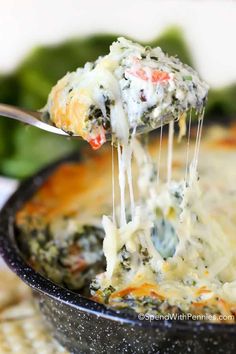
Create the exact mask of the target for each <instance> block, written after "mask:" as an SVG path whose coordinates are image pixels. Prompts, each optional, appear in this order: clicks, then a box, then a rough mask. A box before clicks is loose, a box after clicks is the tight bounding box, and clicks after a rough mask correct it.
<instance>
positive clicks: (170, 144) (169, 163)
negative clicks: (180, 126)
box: [167, 121, 174, 185]
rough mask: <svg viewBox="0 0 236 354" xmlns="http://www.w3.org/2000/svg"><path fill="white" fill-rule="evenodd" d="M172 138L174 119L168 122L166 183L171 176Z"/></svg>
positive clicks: (168, 182)
mask: <svg viewBox="0 0 236 354" xmlns="http://www.w3.org/2000/svg"><path fill="white" fill-rule="evenodd" d="M173 140H174V121H171V122H170V123H169V134H168V156H167V184H168V185H169V184H170V182H171V177H172V160H173Z"/></svg>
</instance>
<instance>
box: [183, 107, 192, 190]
mask: <svg viewBox="0 0 236 354" xmlns="http://www.w3.org/2000/svg"><path fill="white" fill-rule="evenodd" d="M191 124H192V109H191V110H190V113H189V123H188V138H187V139H188V140H187V149H186V167H185V178H184V180H185V183H186V184H187V179H188V170H189V149H190V137H191Z"/></svg>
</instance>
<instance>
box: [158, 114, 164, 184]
mask: <svg viewBox="0 0 236 354" xmlns="http://www.w3.org/2000/svg"><path fill="white" fill-rule="evenodd" d="M162 138H163V121H162V120H161V127H160V140H159V151H158V158H157V183H159V180H160V169H161V151H162Z"/></svg>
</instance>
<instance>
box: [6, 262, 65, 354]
mask: <svg viewBox="0 0 236 354" xmlns="http://www.w3.org/2000/svg"><path fill="white" fill-rule="evenodd" d="M7 353H17V354H60V353H63V354H69V353H68V352H67V351H66V350H65V349H63V348H62V347H61V346H60V345H59V344H58V343H57V342H56V341H55V340H54V339H53V338H52V336H51V335H50V334H49V333H48V331H47V330H46V329H45V325H44V321H43V319H42V317H41V315H40V314H39V313H38V311H37V309H36V307H35V305H34V302H33V299H32V294H31V291H30V289H29V288H28V287H27V286H26V285H25V284H24V283H23V282H22V281H21V280H20V279H18V278H17V277H16V276H15V275H14V274H13V273H11V272H10V271H8V270H5V269H3V270H2V269H1V268H0V354H7Z"/></svg>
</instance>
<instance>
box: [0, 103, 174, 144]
mask: <svg viewBox="0 0 236 354" xmlns="http://www.w3.org/2000/svg"><path fill="white" fill-rule="evenodd" d="M0 116H4V117H7V118H12V119H15V120H18V121H20V122H22V123H25V124H29V125H32V126H34V127H37V128H39V129H42V130H46V131H48V132H51V133H54V134H58V135H64V136H67V137H69V136H70V137H71V136H72V137H75V138H80V136H78V135H71V134H69V133H67V132H65V131H64V130H62V129H59V128H56V127H55V126H54V125H52V124H48V123H45V122H44V116H43V113H42V112H39V111H29V110H26V109H22V108H18V107H15V106H10V105H8V104H4V103H0ZM173 119H174V118H173V116H172V115H171V114H165V115H163V116H161V117H159V119H158V121H157V124H156V125H155V127H150V126H149V125H147V126H146V125H141V126H138V127H137V129H136V133H135V134H142V133H147V132H149V131H151V130H154V129H156V128H159V127H160V126H161V125H162V126H163V125H165V124H167V123H169V122H170V121H171V120H173ZM111 136H112V134H111V132H108V133H107V134H106V140H111Z"/></svg>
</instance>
